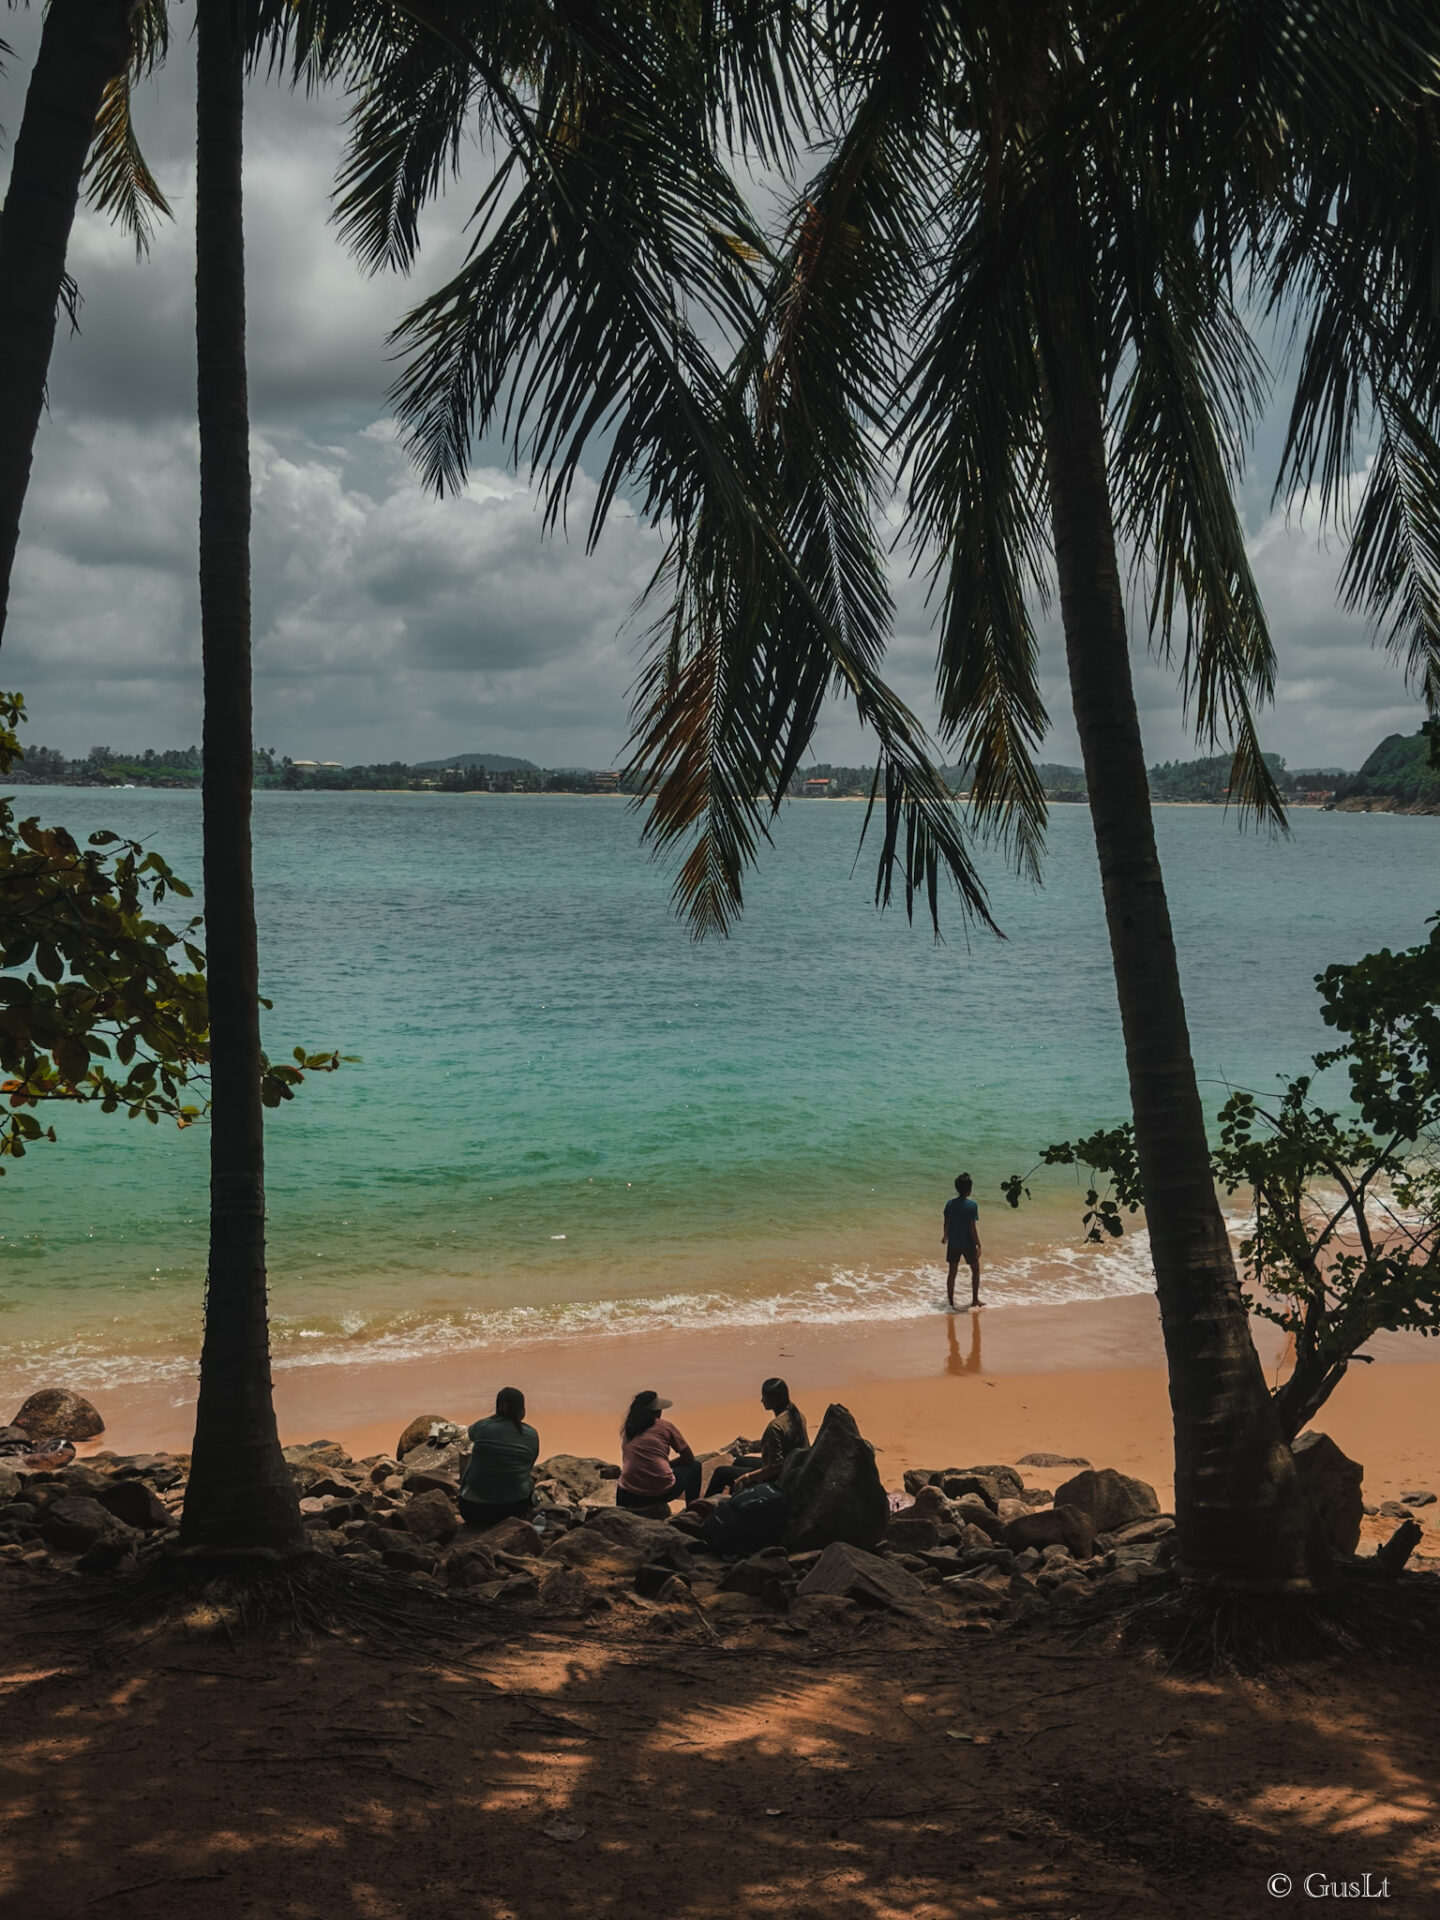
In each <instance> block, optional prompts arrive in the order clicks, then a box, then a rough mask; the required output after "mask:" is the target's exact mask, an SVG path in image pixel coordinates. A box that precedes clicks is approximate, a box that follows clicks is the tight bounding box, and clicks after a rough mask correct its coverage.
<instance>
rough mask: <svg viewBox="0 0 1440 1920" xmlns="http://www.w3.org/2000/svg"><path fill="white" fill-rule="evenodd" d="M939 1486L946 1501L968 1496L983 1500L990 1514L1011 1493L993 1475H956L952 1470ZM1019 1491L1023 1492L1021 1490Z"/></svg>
mask: <svg viewBox="0 0 1440 1920" xmlns="http://www.w3.org/2000/svg"><path fill="white" fill-rule="evenodd" d="M940 1486H941V1490H942V1491H943V1493H944V1495H945V1498H946V1499H947V1500H959V1499H961V1498H963V1497H964V1495H966V1494H970V1495H971V1496H972V1497H973V1498H975V1499H977V1500H983V1501H984V1502H985V1505H986V1506H987V1507H988V1508H989V1509H990V1511H991V1512H992V1513H994V1512H996V1511H997V1510H998V1508H999V1505H1000V1502H1001V1501H1002V1500H1003V1499H1005V1498H1006V1497H1007V1495H1008V1494H1009V1493H1010V1492H1011V1489H1010V1488H1009V1487H1008V1486H1005V1485H1002V1484H1001V1482H1000V1481H999V1480H997V1479H996V1478H995V1477H994V1475H993V1474H988V1473H958V1472H955V1471H953V1470H952V1471H951V1472H949V1473H947V1474H946V1475H945V1477H944V1479H943V1480H942V1481H941V1482H940ZM1019 1491H1022V1492H1023V1488H1022V1489H1020V1490H1019Z"/></svg>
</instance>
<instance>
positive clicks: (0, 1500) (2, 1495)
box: [0, 1461, 21, 1507]
mask: <svg viewBox="0 0 1440 1920" xmlns="http://www.w3.org/2000/svg"><path fill="white" fill-rule="evenodd" d="M20 1485H21V1481H20V1476H19V1474H18V1473H15V1472H13V1471H12V1470H11V1468H9V1467H7V1466H6V1465H5V1464H4V1462H3V1461H0V1507H3V1506H4V1505H5V1504H6V1502H7V1501H10V1500H15V1499H18V1498H19V1495H20Z"/></svg>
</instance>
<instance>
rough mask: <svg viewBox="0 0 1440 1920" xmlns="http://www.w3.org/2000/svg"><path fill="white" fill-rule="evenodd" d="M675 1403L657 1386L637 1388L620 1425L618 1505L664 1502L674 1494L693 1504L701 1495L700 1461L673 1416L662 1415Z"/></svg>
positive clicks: (662, 1503)
mask: <svg viewBox="0 0 1440 1920" xmlns="http://www.w3.org/2000/svg"><path fill="white" fill-rule="evenodd" d="M674 1404H675V1403H674V1401H673V1400H662V1399H661V1398H660V1396H659V1394H658V1393H655V1392H647V1393H637V1394H636V1396H635V1398H634V1399H633V1400H632V1401H631V1402H630V1411H629V1412H628V1413H627V1414H626V1416H625V1424H624V1426H623V1427H622V1428H621V1429H620V1442H621V1450H620V1484H619V1486H618V1487H616V1489H615V1504H616V1506H617V1507H662V1506H665V1505H667V1504H668V1503H669V1502H670V1501H671V1500H683V1501H684V1502H685V1504H686V1506H689V1504H690V1502H691V1501H692V1500H694V1499H697V1498H698V1497H699V1493H700V1462H699V1461H698V1460H697V1459H696V1458H695V1456H694V1454H693V1453H692V1452H691V1451H690V1446H689V1442H688V1441H687V1440H686V1438H685V1436H684V1434H683V1433H681V1431H680V1429H679V1428H678V1427H677V1426H676V1425H675V1423H674V1421H673V1420H666V1419H664V1418H663V1417H662V1416H663V1414H664V1412H665V1409H666V1408H667V1407H671V1406H673V1405H674ZM672 1453H673V1454H674V1456H675V1464H674V1466H673V1467H672V1466H671V1464H670V1456H671V1454H672Z"/></svg>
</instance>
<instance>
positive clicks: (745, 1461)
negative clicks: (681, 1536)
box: [705, 1379, 810, 1500]
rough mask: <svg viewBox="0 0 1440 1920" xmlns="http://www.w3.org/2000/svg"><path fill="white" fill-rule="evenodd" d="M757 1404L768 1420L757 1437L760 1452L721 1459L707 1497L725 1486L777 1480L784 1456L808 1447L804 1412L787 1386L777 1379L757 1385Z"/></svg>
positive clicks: (731, 1488) (753, 1485) (784, 1459)
mask: <svg viewBox="0 0 1440 1920" xmlns="http://www.w3.org/2000/svg"><path fill="white" fill-rule="evenodd" d="M760 1404H761V1406H762V1407H764V1409H765V1411H766V1412H767V1413H768V1414H769V1415H770V1424H769V1426H768V1427H766V1429H765V1431H764V1433H763V1434H762V1435H761V1438H760V1453H759V1456H758V1458H757V1456H756V1455H755V1454H753V1453H746V1454H742V1455H741V1456H740V1458H739V1459H738V1460H734V1461H730V1460H726V1461H723V1462H722V1463H721V1464H720V1465H719V1466H718V1467H716V1469H715V1471H714V1472H713V1473H712V1474H711V1476H710V1485H709V1486H708V1487H707V1488H706V1490H705V1491H706V1497H707V1499H711V1500H713V1499H714V1498H715V1497H716V1495H717V1494H721V1493H724V1491H725V1489H726V1488H727V1487H728V1488H729V1489H730V1490H731V1492H734V1490H735V1489H736V1488H737V1487H761V1486H764V1485H766V1484H767V1483H768V1482H769V1481H772V1480H778V1479H779V1478H780V1474H781V1471H782V1469H783V1468H784V1465H785V1462H786V1460H788V1459H789V1457H790V1455H791V1454H792V1453H794V1451H795V1449H796V1448H797V1447H808V1446H809V1444H810V1430H809V1428H808V1427H807V1426H806V1425H805V1416H804V1414H803V1413H801V1411H800V1409H799V1408H798V1407H797V1406H796V1405H795V1403H794V1401H793V1400H792V1399H791V1398H790V1389H789V1387H787V1386H786V1384H785V1382H784V1381H783V1380H780V1379H771V1380H767V1381H766V1382H765V1384H764V1386H763V1387H761V1389H760Z"/></svg>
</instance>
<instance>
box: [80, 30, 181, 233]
mask: <svg viewBox="0 0 1440 1920" xmlns="http://www.w3.org/2000/svg"><path fill="white" fill-rule="evenodd" d="M154 57H158V55H155V56H154ZM130 106H131V96H130V75H129V73H121V74H117V75H116V76H115V78H114V79H112V80H110V81H108V82H107V83H106V87H105V91H104V93H103V95H102V96H101V100H100V111H99V113H98V114H97V115H96V117H95V141H94V145H93V146H92V148H91V150H90V158H89V160H88V161H87V162H86V164H85V174H84V179H85V188H86V199H87V200H88V202H89V204H90V205H91V206H92V207H94V209H95V210H96V212H97V213H108V214H109V215H110V216H111V218H112V219H113V220H115V221H116V222H117V223H118V224H119V225H120V226H121V227H122V228H123V229H124V231H125V232H126V233H128V234H129V235H130V236H131V238H132V239H133V240H134V242H135V252H136V255H137V257H139V256H140V255H143V254H145V253H147V252H148V251H149V248H150V241H151V238H152V236H153V234H154V231H155V218H156V215H163V216H164V217H165V218H166V219H170V218H171V217H172V216H171V212H170V203H169V201H168V200H166V198H165V196H164V194H163V193H162V192H161V191H160V186H159V182H158V181H157V180H156V178H155V176H154V174H152V173H151V171H150V169H149V167H148V166H147V165H146V162H145V156H144V154H143V153H142V152H141V151H140V143H139V141H138V140H137V139H136V137H135V126H134V122H133V120H132V118H131V114H130Z"/></svg>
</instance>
